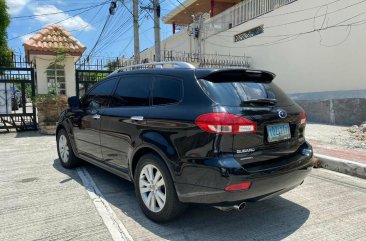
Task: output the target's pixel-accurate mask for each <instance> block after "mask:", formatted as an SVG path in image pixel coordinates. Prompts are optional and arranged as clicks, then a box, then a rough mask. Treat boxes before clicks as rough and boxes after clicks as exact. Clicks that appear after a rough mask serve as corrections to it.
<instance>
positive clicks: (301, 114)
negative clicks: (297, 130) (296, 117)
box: [300, 112, 306, 125]
mask: <svg viewBox="0 0 366 241" xmlns="http://www.w3.org/2000/svg"><path fill="white" fill-rule="evenodd" d="M305 123H306V112H301V113H300V124H301V125H302V124H305Z"/></svg>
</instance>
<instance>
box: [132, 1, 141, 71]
mask: <svg viewBox="0 0 366 241" xmlns="http://www.w3.org/2000/svg"><path fill="white" fill-rule="evenodd" d="M138 5H139V2H138V0H133V10H132V13H133V40H134V56H135V64H138V63H140V37H139V6H138Z"/></svg>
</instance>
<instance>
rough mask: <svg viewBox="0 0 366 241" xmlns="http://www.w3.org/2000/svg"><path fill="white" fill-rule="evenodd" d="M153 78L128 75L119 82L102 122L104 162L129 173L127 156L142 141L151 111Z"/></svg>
mask: <svg viewBox="0 0 366 241" xmlns="http://www.w3.org/2000/svg"><path fill="white" fill-rule="evenodd" d="M151 85H152V77H150V76H148V75H126V76H122V77H120V79H119V82H118V85H117V87H116V91H115V93H114V94H113V96H112V98H111V102H110V108H108V109H106V110H105V111H104V113H103V118H102V121H101V146H102V155H103V162H104V163H105V164H107V165H111V166H116V167H118V168H120V169H122V170H124V171H126V172H127V170H128V169H127V168H128V154H129V153H130V152H132V150H133V149H134V147H135V146H136V145H138V144H139V143H140V142H141V141H140V139H139V137H140V134H141V132H143V131H144V130H145V129H146V128H147V125H146V120H145V118H146V116H147V114H148V112H149V108H150V89H151Z"/></svg>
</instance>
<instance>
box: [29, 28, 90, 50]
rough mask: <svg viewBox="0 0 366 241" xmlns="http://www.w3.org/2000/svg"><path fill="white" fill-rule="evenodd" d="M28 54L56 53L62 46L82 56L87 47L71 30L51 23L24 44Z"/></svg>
mask: <svg viewBox="0 0 366 241" xmlns="http://www.w3.org/2000/svg"><path fill="white" fill-rule="evenodd" d="M23 46H24V49H25V53H26V55H28V56H29V55H30V54H43V55H54V54H55V52H56V51H57V50H58V49H60V48H65V49H66V51H67V53H68V54H69V55H72V56H81V55H82V54H83V53H84V51H85V50H86V47H85V46H84V45H83V44H81V43H80V42H79V41H78V40H77V39H76V38H74V37H73V36H72V35H71V34H70V33H69V32H67V31H66V30H65V29H64V28H62V27H61V26H58V25H50V26H47V27H45V28H44V29H42V30H41V31H39V32H38V33H36V34H35V35H33V36H32V37H30V38H29V39H28V40H27V41H25V43H24V44H23Z"/></svg>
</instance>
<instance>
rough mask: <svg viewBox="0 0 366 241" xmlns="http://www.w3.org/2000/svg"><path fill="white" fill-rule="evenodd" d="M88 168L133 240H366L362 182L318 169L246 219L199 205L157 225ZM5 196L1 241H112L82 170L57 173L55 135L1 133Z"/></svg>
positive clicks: (115, 184) (113, 181)
mask: <svg viewBox="0 0 366 241" xmlns="http://www.w3.org/2000/svg"><path fill="white" fill-rule="evenodd" d="M85 169H86V170H87V171H88V173H90V175H91V177H92V179H93V180H94V182H95V184H96V185H97V187H98V188H99V190H100V191H101V193H102V194H103V196H104V198H105V200H106V201H107V202H108V203H109V205H110V207H111V208H112V210H113V211H114V213H115V215H116V216H117V218H118V219H119V221H121V222H122V224H123V225H124V227H125V228H126V229H127V230H128V232H129V234H130V235H131V237H132V238H133V239H134V240H160V239H161V240H163V239H169V240H283V239H284V240H366V225H365V223H366V202H365V200H366V180H363V179H358V178H354V177H350V176H346V175H343V174H338V173H334V172H330V171H325V170H319V169H317V170H314V171H313V172H312V174H311V175H310V176H309V177H308V178H307V179H306V181H305V183H304V184H303V185H302V186H300V187H298V188H297V189H295V190H293V191H291V192H289V193H286V194H284V195H282V196H281V197H278V198H274V199H272V200H267V201H264V202H260V203H253V204H249V205H248V207H247V209H246V210H245V211H243V212H221V211H219V210H216V209H214V208H210V207H206V206H198V205H196V206H192V207H190V208H189V209H188V210H187V212H186V214H185V215H184V216H182V217H181V218H180V219H178V220H176V221H174V222H171V223H168V224H164V225H158V224H155V223H153V222H151V221H149V220H148V219H146V218H145V217H144V216H143V215H142V213H141V212H140V210H139V209H138V206H137V204H136V199H135V197H134V192H133V185H132V184H131V183H129V182H127V181H124V180H123V179H121V178H118V177H116V176H114V175H112V174H109V173H107V172H105V171H103V170H101V169H98V168H96V167H93V166H90V165H88V166H86V167H85ZM79 171H80V169H79ZM0 190H1V194H2V195H1V196H0V220H1V221H0V240H71V239H74V240H89V241H91V240H112V236H111V234H110V231H109V229H108V228H107V226H106V225H105V222H103V219H102V218H101V216H100V215H99V213H98V212H97V209H96V208H95V206H94V204H93V200H92V199H91V198H90V196H89V195H88V192H87V191H86V189H85V188H84V186H83V182H82V181H81V179H80V177H79V175H78V172H77V170H65V169H63V168H62V167H61V166H60V164H59V162H58V160H57V154H56V151H55V141H54V137H53V136H40V135H39V134H37V133H36V132H26V133H21V134H0ZM94 201H95V200H94Z"/></svg>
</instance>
